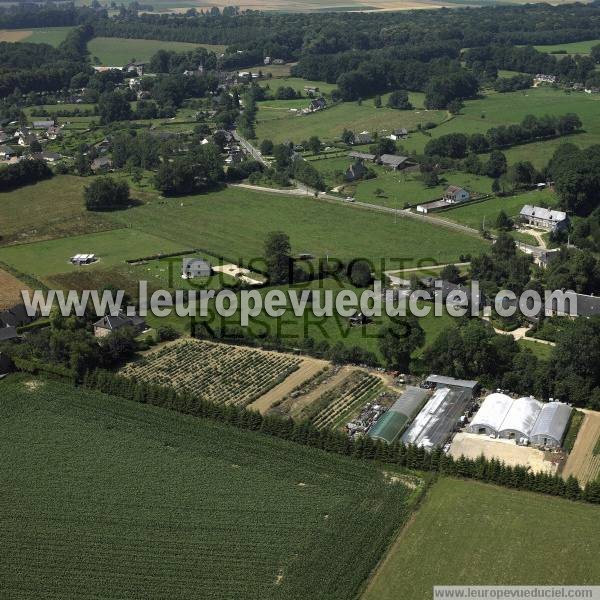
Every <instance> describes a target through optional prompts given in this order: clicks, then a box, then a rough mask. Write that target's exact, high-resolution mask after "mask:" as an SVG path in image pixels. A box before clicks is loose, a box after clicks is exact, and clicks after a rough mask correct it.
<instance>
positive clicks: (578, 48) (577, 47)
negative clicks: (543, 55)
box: [534, 40, 600, 54]
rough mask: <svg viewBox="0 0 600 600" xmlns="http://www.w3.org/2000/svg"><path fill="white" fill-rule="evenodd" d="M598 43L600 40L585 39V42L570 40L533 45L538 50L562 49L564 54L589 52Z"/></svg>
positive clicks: (553, 50)
mask: <svg viewBox="0 0 600 600" xmlns="http://www.w3.org/2000/svg"><path fill="white" fill-rule="evenodd" d="M598 44H600V40H586V41H585V42H572V43H570V44H550V45H546V46H534V48H535V49H536V50H539V51H540V52H558V51H560V52H561V53H562V52H563V51H564V52H565V53H566V54H589V53H590V51H591V49H592V48H593V47H594V46H597V45H598Z"/></svg>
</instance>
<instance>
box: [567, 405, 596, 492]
mask: <svg viewBox="0 0 600 600" xmlns="http://www.w3.org/2000/svg"><path fill="white" fill-rule="evenodd" d="M599 443H600V413H597V412H592V411H588V412H586V413H585V417H584V419H583V424H582V425H581V428H580V429H579V434H578V435H577V438H576V440H575V445H574V446H573V449H572V451H571V453H570V454H569V458H568V460H567V464H566V465H565V468H564V471H563V475H564V477H568V476H569V475H575V477H577V478H578V479H579V481H581V482H584V483H585V482H587V481H593V480H594V479H597V478H598V477H600V453H599V452H598V444H599Z"/></svg>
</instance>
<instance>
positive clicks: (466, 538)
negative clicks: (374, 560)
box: [362, 479, 600, 600]
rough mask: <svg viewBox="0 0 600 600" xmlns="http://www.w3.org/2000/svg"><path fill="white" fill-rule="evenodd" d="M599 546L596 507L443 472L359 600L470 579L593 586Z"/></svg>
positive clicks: (415, 596) (417, 595) (422, 599)
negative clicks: (445, 476) (447, 475)
mask: <svg viewBox="0 0 600 600" xmlns="http://www.w3.org/2000/svg"><path fill="white" fill-rule="evenodd" d="M548 540H560V542H559V543H556V544H548ZM425 549H426V551H424V550H425ZM598 552H600V508H599V507H595V506H586V505H584V504H577V503H573V502H568V501H566V500H562V499H559V498H549V497H544V496H539V495H534V494H530V493H526V492H519V491H514V490H507V489H501V488H497V487H493V486H489V485H485V484H481V483H476V482H470V481H457V480H453V479H441V480H440V481H439V482H438V483H436V484H435V485H434V486H433V487H432V488H431V489H430V491H429V493H428V496H427V498H426V500H425V502H424V503H423V504H422V506H421V508H420V510H419V512H418V513H417V515H416V517H415V519H414V520H413V521H412V522H411V523H410V525H408V527H407V528H406V529H405V530H404V531H403V532H402V533H401V534H400V535H399V537H398V539H397V541H396V543H395V545H394V546H393V547H392V549H391V550H390V552H389V554H388V556H387V557H386V559H385V560H384V562H383V564H382V565H381V566H380V567H379V569H378V570H377V572H376V574H375V576H374V578H373V580H372V581H371V584H370V585H369V587H368V589H367V590H366V592H365V593H364V594H363V596H362V600H391V599H396V598H399V597H402V598H411V600H426V599H429V598H431V593H432V588H433V586H434V585H469V584H471V585H472V584H473V582H481V583H482V584H483V583H485V584H486V585H536V584H537V585H539V584H540V582H543V584H544V585H553V584H557V585H559V584H564V585H575V584H577V585H585V584H589V585H592V584H596V583H597V567H596V565H595V556H597V554H598Z"/></svg>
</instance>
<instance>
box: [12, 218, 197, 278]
mask: <svg viewBox="0 0 600 600" xmlns="http://www.w3.org/2000/svg"><path fill="white" fill-rule="evenodd" d="M185 249H186V248H185V247H183V246H182V245H181V244H180V243H177V242H175V241H171V240H166V239H164V238H161V237H159V236H157V235H153V234H151V233H143V232H140V231H134V230H132V229H127V228H123V229H112V230H110V231H102V232H99V233H90V234H88V235H78V236H71V237H65V238H60V239H56V240H48V241H43V242H35V243H32V244H20V245H16V246H7V247H4V248H0V261H2V262H5V263H6V264H8V265H10V266H11V267H13V268H15V269H17V270H19V271H21V272H22V273H28V274H30V275H32V276H33V277H36V278H38V279H43V278H44V277H48V276H51V275H57V274H59V273H76V272H83V271H94V270H96V269H104V268H106V267H112V266H115V265H118V264H122V263H124V262H125V260H126V259H135V258H141V257H145V256H151V255H154V254H158V253H162V254H165V253H168V252H177V251H179V250H185ZM78 253H91V254H96V255H98V257H99V260H98V262H96V263H94V264H91V265H85V266H82V267H76V266H74V265H72V264H71V263H70V262H69V258H70V257H71V256H74V255H75V254H78Z"/></svg>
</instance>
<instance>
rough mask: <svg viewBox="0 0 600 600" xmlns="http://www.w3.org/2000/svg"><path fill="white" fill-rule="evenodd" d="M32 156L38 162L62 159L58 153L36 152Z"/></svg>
mask: <svg viewBox="0 0 600 600" xmlns="http://www.w3.org/2000/svg"><path fill="white" fill-rule="evenodd" d="M31 156H32V157H33V158H35V159H37V160H60V159H61V158H62V155H61V154H59V153H58V152H34V153H33V154H32V155H31Z"/></svg>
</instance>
